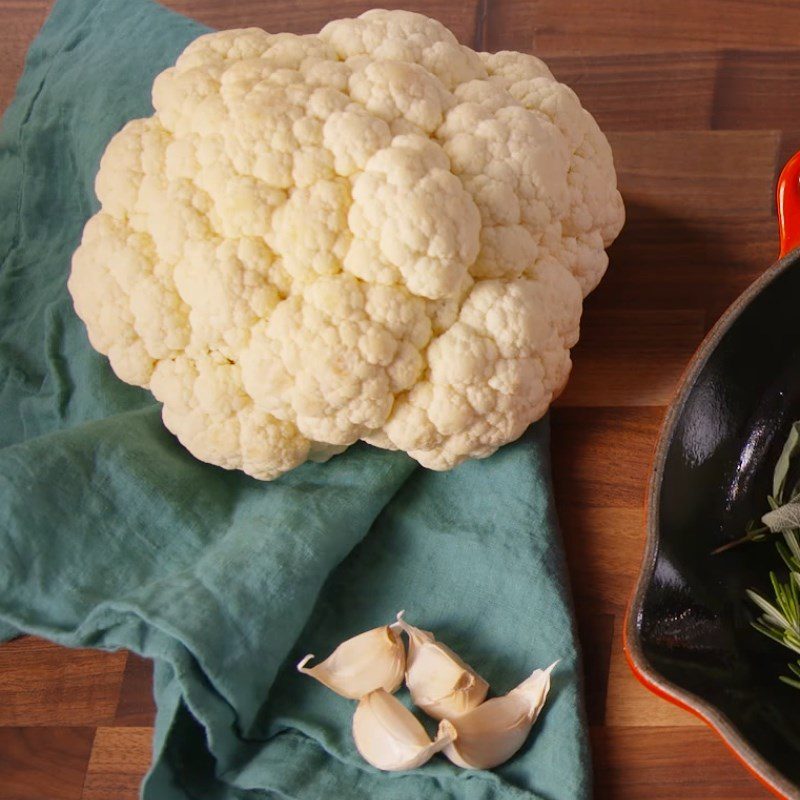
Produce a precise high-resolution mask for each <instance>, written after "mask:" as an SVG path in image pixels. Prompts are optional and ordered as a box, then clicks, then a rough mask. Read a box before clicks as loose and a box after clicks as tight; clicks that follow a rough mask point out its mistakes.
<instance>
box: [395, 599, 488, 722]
mask: <svg viewBox="0 0 800 800" xmlns="http://www.w3.org/2000/svg"><path fill="white" fill-rule="evenodd" d="M397 624H398V625H399V626H400V628H402V630H404V631H405V632H406V634H407V635H408V657H407V658H406V686H408V690H409V692H411V699H412V700H413V701H414V705H416V706H418V707H419V708H421V709H422V710H423V711H424V712H425V713H426V714H428V715H429V716H431V717H433V718H434V719H445V718H448V719H454V718H455V717H459V716H461V715H462V714H465V713H467V712H468V711H470V710H471V709H473V708H475V707H476V706H478V705H480V703H482V702H483V699H484V698H485V697H486V692H488V691H489V684H488V683H487V682H486V681H485V680H484V679H483V678H481V676H480V675H478V673H477V672H475V670H473V669H472V668H471V667H470V666H469V665H467V664H465V663H464V662H463V661H462V660H461V659H460V658H459V657H458V656H457V655H456V654H455V653H454V652H453V651H452V650H451V649H450V648H449V647H447V645H444V644H442V643H441V642H437V641H436V638H435V637H434V635H433V634H432V633H431V632H430V631H424V630H422V629H421V628H415V627H414V626H413V625H409V624H408V623H407V622H406V621H405V620H404V619H403V612H402V611H401V612H400V613H399V614H398V615H397Z"/></svg>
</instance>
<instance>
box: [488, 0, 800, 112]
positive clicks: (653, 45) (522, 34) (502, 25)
mask: <svg viewBox="0 0 800 800" xmlns="http://www.w3.org/2000/svg"><path fill="white" fill-rule="evenodd" d="M798 26H800V6H798V5H797V4H796V3H793V2H775V0H773V2H760V0H703V2H696V0H648V2H641V0H614V2H605V3H604V2H599V3H598V2H596V0H533V1H531V0H493V2H492V3H491V13H490V14H489V33H488V39H487V41H488V46H489V49H490V50H499V49H501V48H506V49H514V50H530V51H535V52H536V53H537V54H538V55H540V56H542V57H543V58H548V57H550V56H553V55H562V54H565V53H571V54H579V55H588V56H597V55H606V54H609V53H611V54H614V53H630V54H635V55H639V54H645V53H654V52H655V53H664V52H679V53H684V52H696V51H706V52H719V51H721V50H725V49H727V48H742V49H753V48H759V49H762V48H763V49H766V48H770V49H786V48H796V47H797V30H798ZM676 100H677V101H678V102H682V98H680V97H679V98H676ZM673 102H674V101H673Z"/></svg>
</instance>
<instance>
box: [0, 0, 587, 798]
mask: <svg viewBox="0 0 800 800" xmlns="http://www.w3.org/2000/svg"><path fill="white" fill-rule="evenodd" d="M204 30H205V29H204V28H203V27H202V26H200V25H199V24H197V23H195V22H193V21H190V20H188V19H186V18H184V17H181V16H178V15H176V14H174V13H172V12H169V11H167V10H165V9H163V8H161V7H159V6H157V5H155V4H153V3H151V2H149V0H100V1H99V2H98V0H59V2H57V3H56V6H55V8H54V10H53V12H52V14H51V16H50V18H49V20H48V21H47V23H46V25H45V26H44V28H43V29H42V32H41V33H40V35H39V36H38V38H37V39H36V41H35V42H34V44H33V46H32V47H31V50H30V53H29V55H28V59H27V63H26V68H25V73H24V75H23V78H22V80H21V82H20V85H19V89H18V93H17V97H16V99H15V100H14V102H13V104H12V106H11V108H10V109H9V110H8V112H7V114H6V115H5V118H4V120H3V128H2V133H1V134H0V376H1V377H0V636H6V637H7V636H10V635H12V634H13V632H14V631H22V632H30V633H35V634H38V635H41V636H45V637H47V638H49V639H52V640H53V641H56V642H59V643H61V644H64V645H67V646H80V647H96V648H101V649H116V648H121V647H126V648H129V649H131V650H133V651H135V652H137V653H140V654H143V655H145V656H148V657H150V658H153V659H155V695H156V701H157V707H158V714H157V720H156V729H155V736H154V760H153V767H152V770H151V772H150V774H149V775H148V777H147V779H146V781H145V784H144V786H143V797H144V798H146V799H147V800H178V799H180V800H186V798H195V799H196V800H212V799H216V798H220V799H222V800H234V799H235V800H241V799H243V798H247V799H248V800H250V798H252V799H253V800H256V799H257V798H258V799H260V798H268V797H288V798H321V797H326V798H328V797H331V798H365V800H366V799H369V800H373V798H396V799H397V800H401V799H402V800H409V799H411V800H418V799H419V798H426V800H439V799H440V798H441V799H442V800H443V799H444V798H465V800H479V799H480V800H488V799H489V798H542V799H543V800H580V798H584V797H588V796H589V795H590V781H589V755H588V746H587V737H586V731H585V725H584V721H583V716H582V710H581V696H580V682H579V674H578V671H579V670H578V655H577V650H576V638H575V632H574V625H573V620H572V616H571V611H570V606H569V594H568V588H567V584H566V573H565V568H564V559H563V554H562V548H561V543H560V540H559V535H558V530H557V524H556V520H555V516H554V511H553V503H552V490H551V484H550V476H549V453H548V447H549V444H548V428H547V423H546V420H545V421H542V422H541V423H539V424H538V425H536V426H534V427H533V428H532V429H531V430H530V431H528V433H527V434H526V435H525V436H524V437H523V438H522V439H521V440H520V441H518V442H516V443H515V444H513V445H510V446H507V447H505V448H503V449H502V450H501V451H499V452H498V453H497V454H495V455H494V456H492V457H491V458H490V459H487V460H485V461H479V462H472V463H466V464H464V465H462V466H460V467H458V468H457V469H455V470H453V471H452V472H449V473H433V472H429V471H426V470H423V469H421V468H419V467H417V466H416V465H415V463H414V462H413V461H411V459H409V458H408V457H406V456H405V455H404V454H402V453H390V452H386V451H382V450H376V449H373V448H371V447H368V446H366V445H358V446H355V447H352V448H351V449H350V450H349V451H348V452H347V453H345V454H343V455H341V456H338V457H336V458H335V459H333V460H332V461H330V462H329V463H327V464H306V465H304V466H303V467H301V468H300V469H297V470H295V471H294V472H292V473H289V474H287V475H286V476H284V477H283V478H281V479H280V480H277V481H274V482H272V483H260V482H258V481H255V480H253V479H251V478H248V477H247V476H245V475H243V474H240V473H232V472H225V471H224V470H221V469H218V468H216V467H212V466H209V465H207V464H203V463H201V462H199V461H196V460H195V459H193V458H192V457H191V456H190V455H189V454H188V453H187V452H186V451H185V450H184V449H183V448H182V447H181V446H180V445H179V444H178V443H177V442H176V441H175V439H174V438H173V437H172V436H171V435H170V434H169V433H168V432H167V431H166V430H165V429H164V427H163V425H162V424H161V420H160V415H159V408H158V406H157V405H156V404H155V403H154V402H153V400H152V398H151V396H150V395H149V394H148V393H146V392H143V391H140V390H138V389H134V388H132V387H130V386H127V385H125V384H123V383H121V382H120V381H118V380H117V379H116V378H115V377H114V375H113V374H112V373H111V371H110V369H109V367H108V365H107V363H106V361H105V359H104V358H102V357H101V356H99V355H97V354H96V353H95V352H94V351H93V350H92V348H91V347H90V346H89V343H88V341H87V339H86V334H85V331H84V329H83V326H82V324H81V323H80V321H79V320H78V319H77V317H76V316H75V314H74V312H73V309H72V305H71V302H70V298H69V295H68V293H67V290H66V278H67V275H68V272H69V263H70V256H71V253H72V251H73V250H74V248H75V246H76V245H77V243H78V240H79V237H80V233H81V229H82V226H83V224H84V222H85V220H86V219H87V217H88V216H89V215H90V214H91V213H92V212H93V211H94V210H95V208H96V201H95V199H94V194H93V190H92V182H93V178H94V174H95V172H96V170H97V165H98V162H99V158H100V155H101V153H102V151H103V148H104V146H105V144H106V142H107V141H108V139H109V138H110V137H111V136H112V135H113V133H114V132H116V131H117V130H118V129H119V128H120V127H121V126H122V125H123V124H124V123H125V122H126V121H127V120H129V119H131V118H133V117H137V116H144V115H147V114H149V113H151V110H150V103H149V88H150V84H151V81H152V79H153V77H154V76H155V75H156V74H157V73H158V72H159V71H160V70H162V69H164V68H165V67H166V66H168V65H169V64H170V63H171V62H173V61H174V59H175V58H176V56H177V55H178V53H179V52H180V51H181V49H182V48H183V47H184V46H185V45H186V43H187V42H188V41H189V40H190V39H192V38H194V37H195V36H197V35H199V34H200V33H202V32H204ZM401 608H404V609H405V610H406V616H407V619H408V620H409V621H410V622H412V623H413V624H416V625H418V626H420V627H423V628H426V629H431V630H434V631H435V632H436V633H437V635H438V636H439V637H440V638H441V639H442V640H444V641H445V642H447V643H448V644H449V645H450V646H451V647H453V648H454V649H455V650H456V651H457V652H458V653H459V654H460V655H461V656H462V657H463V658H465V659H466V660H467V661H468V662H469V663H470V664H472V665H473V666H474V667H475V668H476V669H477V670H478V671H479V672H480V673H481V674H482V675H483V676H484V677H485V678H487V679H488V680H489V682H490V683H491V685H492V688H493V691H496V692H503V691H505V690H507V689H509V688H511V687H513V686H514V685H515V684H516V683H518V682H519V681H520V680H521V679H523V678H524V677H526V676H527V675H528V674H529V672H530V671H531V670H532V669H533V668H534V667H542V666H545V665H547V664H549V663H550V662H552V661H554V660H555V659H557V658H560V659H561V662H560V664H559V666H558V668H557V670H556V672H555V673H554V680H553V690H552V693H551V699H550V701H549V703H548V706H547V708H546V710H545V712H544V713H543V715H542V717H541V718H540V721H539V722H538V723H537V726H536V727H535V728H534V731H533V733H532V735H531V737H530V739H529V741H528V742H527V743H526V745H525V746H524V748H523V749H522V750H521V751H520V752H519V754H518V755H517V756H516V757H515V758H514V759H512V760H511V761H510V762H508V763H507V764H505V765H503V766H501V767H500V768H498V769H497V770H495V771H493V772H470V771H464V770H460V769H458V768H457V767H455V766H453V765H452V764H450V763H449V762H447V761H446V760H445V759H443V758H440V757H437V758H435V759H434V760H432V761H431V762H430V763H429V764H427V765H426V766H424V767H422V768H421V769H418V770H415V771H412V772H405V773H392V774H387V773H381V772H379V771H378V770H375V769H373V768H372V767H370V766H369V765H368V764H366V763H365V762H364V761H363V760H362V759H361V758H360V757H359V755H358V753H357V752H356V750H355V747H354V744H353V741H352V737H351V733H350V722H351V718H352V714H353V711H354V708H355V705H354V703H353V702H352V701H348V700H345V699H343V698H341V697H338V696H337V695H334V694H333V693H332V692H330V691H329V690H327V689H326V688H324V687H323V686H321V685H320V684H318V683H316V682H315V681H313V680H312V679H310V678H308V677H306V676H303V675H299V674H298V673H296V672H295V670H294V667H293V665H294V663H295V661H296V660H297V659H298V658H299V657H301V656H302V655H303V654H305V653H306V652H315V653H317V654H318V655H320V656H321V657H322V656H324V655H326V654H327V653H328V652H330V651H331V650H332V649H333V648H334V647H335V646H336V645H337V644H338V643H339V642H340V641H342V640H343V639H345V638H347V637H349V636H352V635H354V634H356V633H359V632H360V631H363V630H366V629H368V628H372V627H375V626H377V625H381V624H385V623H387V622H390V621H392V620H393V618H394V615H395V613H396V612H397V611H398V610H399V609H401ZM400 696H401V697H403V696H404V695H403V694H402V693H401V695H400Z"/></svg>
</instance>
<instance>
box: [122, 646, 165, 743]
mask: <svg viewBox="0 0 800 800" xmlns="http://www.w3.org/2000/svg"><path fill="white" fill-rule="evenodd" d="M155 717H156V706H155V701H154V699H153V662H152V661H150V660H149V659H146V658H141V657H140V656H137V655H135V654H134V653H128V659H127V661H126V663H125V673H124V675H123V677H122V686H121V687H120V691H119V702H118V703H117V710H116V713H115V715H114V726H115V727H118V726H132V727H137V728H140V727H148V728H149V727H152V726H153V724H154V723H155Z"/></svg>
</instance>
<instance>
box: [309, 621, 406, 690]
mask: <svg viewBox="0 0 800 800" xmlns="http://www.w3.org/2000/svg"><path fill="white" fill-rule="evenodd" d="M312 658H314V656H313V654H309V655H307V656H306V657H305V658H304V659H303V660H302V661H300V662H299V663H298V665H297V670H298V672H302V673H303V674H305V675H310V676H311V677H312V678H316V679H317V680H318V681H319V682H320V683H323V684H324V685H325V686H327V687H328V688H329V689H331V690H332V691H334V692H336V694H340V695H341V696H342V697H346V698H348V699H349V700H360V699H361V698H362V697H363V696H364V695H366V694H369V693H370V692H374V691H375V690H376V689H385V690H386V691H387V692H390V693H391V692H396V691H397V689H398V688H399V687H400V684H401V683H402V682H403V673H404V672H405V667H406V649H405V646H404V644H403V639H402V637H401V636H400V633H399V631H398V630H397V626H396V625H383V626H382V627H380V628H373V629H372V630H369V631H365V632H364V633H360V634H359V635H358V636H354V637H353V638H352V639H348V640H347V641H345V642H342V643H341V644H340V645H339V646H338V647H337V648H336V649H335V650H334V651H333V652H332V653H331V654H330V655H329V656H328V658H326V659H325V660H324V661H323V662H322V663H320V664H317V665H316V666H315V667H306V664H307V663H308V662H309V661H310V660H311V659H312Z"/></svg>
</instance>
